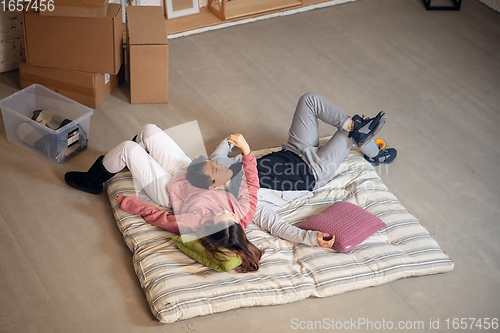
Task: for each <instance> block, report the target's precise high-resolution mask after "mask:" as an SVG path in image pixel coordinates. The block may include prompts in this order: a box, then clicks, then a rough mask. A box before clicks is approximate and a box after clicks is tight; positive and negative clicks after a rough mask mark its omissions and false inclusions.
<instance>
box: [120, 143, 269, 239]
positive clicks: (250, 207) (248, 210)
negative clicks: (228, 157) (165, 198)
mask: <svg viewBox="0 0 500 333" xmlns="http://www.w3.org/2000/svg"><path fill="white" fill-rule="evenodd" d="M242 162H243V172H244V174H245V175H244V177H243V179H242V181H241V186H240V191H239V195H238V198H235V197H234V196H233V195H232V194H231V193H229V192H227V191H225V190H221V189H213V190H206V189H201V188H198V187H195V186H193V185H191V183H190V182H189V181H188V180H186V175H182V176H179V177H177V178H176V179H175V180H174V181H173V182H172V184H171V185H170V188H169V189H168V194H169V196H170V202H171V204H172V208H173V209H174V212H175V215H170V214H169V213H168V212H166V211H163V210H160V209H158V208H157V207H156V206H154V205H150V204H147V203H144V202H141V201H139V200H138V199H137V198H136V197H129V196H123V195H118V196H117V198H116V200H117V202H118V204H119V205H120V206H121V208H122V209H123V210H124V211H126V212H128V213H131V214H136V215H141V216H142V217H143V218H144V220H146V222H148V223H149V224H152V225H154V226H157V227H160V228H162V229H165V230H168V231H171V232H174V233H184V230H186V229H188V228H191V229H196V228H197V227H199V226H200V225H202V224H203V223H204V222H205V221H207V220H213V219H214V217H215V215H217V214H218V213H221V212H222V211H224V210H228V211H230V212H232V213H234V214H236V217H237V218H238V221H239V223H240V225H241V226H242V227H243V229H244V230H245V229H246V228H247V226H248V225H249V224H250V222H252V220H253V217H254V215H255V209H256V207H257V190H258V189H259V177H258V175H257V161H256V159H255V156H253V154H252V153H250V154H248V155H243V157H242Z"/></svg>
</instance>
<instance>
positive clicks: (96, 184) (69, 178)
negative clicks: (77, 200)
mask: <svg viewBox="0 0 500 333" xmlns="http://www.w3.org/2000/svg"><path fill="white" fill-rule="evenodd" d="M103 158H104V155H102V156H99V158H98V159H97V160H96V161H95V162H94V164H93V165H92V166H91V167H90V169H89V171H87V172H81V171H70V172H66V174H65V175H64V180H65V181H66V184H68V185H69V186H71V187H73V188H76V189H77V190H80V191H84V192H87V193H91V194H101V193H102V191H103V186H102V184H103V183H104V182H105V181H107V180H108V179H110V178H111V177H113V176H114V175H115V174H114V173H110V172H108V170H106V168H105V167H104V165H103V164H102V159H103Z"/></svg>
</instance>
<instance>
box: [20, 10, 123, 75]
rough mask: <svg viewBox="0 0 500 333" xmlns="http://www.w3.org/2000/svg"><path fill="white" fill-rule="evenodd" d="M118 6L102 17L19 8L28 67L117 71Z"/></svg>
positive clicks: (119, 46) (119, 40) (120, 35)
mask: <svg viewBox="0 0 500 333" xmlns="http://www.w3.org/2000/svg"><path fill="white" fill-rule="evenodd" d="M121 10H122V6H121V5H119V4H109V5H108V12H107V15H106V17H105V18H96V17H64V16H41V15H40V13H38V12H35V11H33V10H32V9H29V10H25V11H23V21H24V40H25V45H26V63H27V64H29V65H31V66H41V67H52V68H64V69H72V70H78V71H84V72H94V73H109V74H118V71H119V70H120V67H121V65H122V61H123V25H122V11H121Z"/></svg>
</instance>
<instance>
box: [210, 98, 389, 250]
mask: <svg viewBox="0 0 500 333" xmlns="http://www.w3.org/2000/svg"><path fill="white" fill-rule="evenodd" d="M318 119H319V120H321V121H323V122H325V123H327V124H330V125H332V126H333V127H336V128H337V131H336V132H335V133H334V135H333V136H332V137H331V139H330V140H329V141H328V142H327V143H326V144H325V145H323V146H321V147H320V146H319V129H318ZM385 122H386V118H385V114H384V112H382V111H381V112H379V113H378V114H377V116H376V117H374V118H367V117H360V116H358V115H355V116H353V117H352V118H350V117H349V116H348V115H347V114H346V113H345V112H344V111H342V110H341V109H339V108H338V107H336V106H335V105H333V104H332V103H330V102H329V101H327V100H326V99H324V98H323V97H321V96H319V95H316V94H312V93H308V94H305V95H303V96H302V97H301V98H300V99H299V102H298V104H297V108H296V110H295V114H294V117H293V120H292V125H291V127H290V131H289V138H288V142H286V143H283V144H282V148H283V149H282V150H280V151H278V152H273V153H271V154H268V155H266V156H263V157H261V158H259V159H258V160H257V170H258V175H259V183H260V190H259V191H258V197H259V202H258V204H257V209H256V213H255V217H254V221H253V222H255V223H256V224H258V225H259V226H261V227H262V228H263V229H265V230H267V231H269V232H270V233H271V234H272V235H274V236H278V237H280V238H283V239H286V240H289V241H292V242H296V243H303V244H306V245H309V246H318V245H319V246H325V245H326V244H325V242H326V241H325V240H323V239H322V237H320V236H321V235H318V233H317V232H312V231H306V230H302V229H299V228H297V227H294V226H292V225H290V224H289V223H287V222H286V221H285V220H283V219H282V218H281V217H280V216H279V215H278V214H276V212H275V211H274V209H275V208H277V207H279V206H281V205H283V204H285V203H286V202H287V201H292V200H294V199H296V198H299V197H302V198H303V197H304V196H307V195H310V193H309V191H312V190H314V189H317V188H319V187H321V186H323V185H325V184H326V183H327V182H329V181H330V180H331V179H332V178H333V177H334V175H335V172H336V171H337V169H338V167H339V165H340V164H341V163H342V161H343V160H344V159H345V157H346V156H347V154H348V153H349V150H350V149H351V147H352V145H353V144H354V145H356V146H357V147H358V149H359V150H360V151H361V152H362V153H363V154H364V157H365V159H367V160H368V161H369V162H370V163H372V164H374V165H378V164H379V163H391V162H392V161H393V160H394V159H395V158H396V155H397V152H396V150H395V149H394V148H386V147H385V143H384V144H383V147H382V146H381V145H379V144H378V142H376V140H374V139H373V137H374V135H375V134H376V133H377V132H378V131H380V129H381V128H382V127H383V126H384V125H385ZM230 150H231V147H228V145H227V144H225V142H224V141H223V142H222V143H221V144H220V145H219V146H218V147H217V149H216V150H215V151H214V153H213V154H212V155H211V156H210V159H211V160H213V161H218V162H221V163H223V164H225V165H226V166H227V167H229V166H230V165H231V164H233V163H235V162H237V160H234V159H231V158H228V157H227V156H228V154H229V152H230ZM289 191H295V192H289ZM273 204H274V205H273ZM325 247H328V246H325Z"/></svg>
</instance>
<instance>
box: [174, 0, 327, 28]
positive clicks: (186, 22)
mask: <svg viewBox="0 0 500 333" xmlns="http://www.w3.org/2000/svg"><path fill="white" fill-rule="evenodd" d="M327 1H330V0H303V1H302V4H299V3H300V1H291V2H292V3H291V4H288V5H286V8H282V9H275V8H276V7H279V6H280V4H279V3H280V2H283V1H282V0H271V1H270V0H264V1H262V0H260V1H259V2H269V3H270V4H269V6H265V5H262V4H261V5H259V4H255V1H251V2H252V8H249V7H248V5H247V4H249V3H250V2H249V1H244V0H234V1H230V2H227V8H226V15H227V17H228V18H227V19H226V20H225V21H221V20H220V19H219V18H218V17H217V16H215V15H214V14H213V13H212V12H211V11H210V10H209V9H208V8H207V7H202V8H200V12H199V14H193V15H188V16H184V17H179V18H174V19H170V20H169V19H165V25H166V27H167V33H168V34H169V35H172V34H176V33H180V32H185V31H189V30H194V29H200V28H205V27H209V26H213V25H217V24H222V23H224V22H234V21H237V20H242V19H246V18H251V17H257V16H262V15H267V14H271V13H276V12H280V11H287V10H291V9H295V8H301V7H307V6H313V5H316V4H319V3H323V2H327ZM294 3H295V4H294ZM273 4H274V5H273ZM264 8H269V10H265V9H264ZM245 13H248V14H245Z"/></svg>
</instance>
